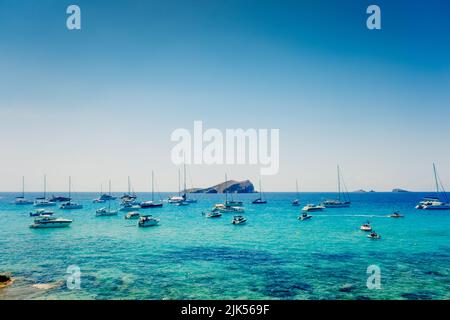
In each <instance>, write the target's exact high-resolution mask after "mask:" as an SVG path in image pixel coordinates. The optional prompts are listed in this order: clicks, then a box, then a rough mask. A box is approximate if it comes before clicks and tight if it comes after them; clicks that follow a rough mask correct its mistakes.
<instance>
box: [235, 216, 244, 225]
mask: <svg viewBox="0 0 450 320" xmlns="http://www.w3.org/2000/svg"><path fill="white" fill-rule="evenodd" d="M245 222H247V219H245V218H244V217H243V216H234V217H233V221H232V222H231V223H232V224H244V223H245Z"/></svg>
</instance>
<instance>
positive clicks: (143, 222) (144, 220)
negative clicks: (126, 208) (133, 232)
mask: <svg viewBox="0 0 450 320" xmlns="http://www.w3.org/2000/svg"><path fill="white" fill-rule="evenodd" d="M158 223H159V220H158V219H156V218H154V217H153V216H151V215H145V216H141V217H140V218H139V223H138V226H139V227H153V226H156V225H157V224H158Z"/></svg>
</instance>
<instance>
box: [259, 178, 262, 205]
mask: <svg viewBox="0 0 450 320" xmlns="http://www.w3.org/2000/svg"><path fill="white" fill-rule="evenodd" d="M259 200H262V188H261V179H259Z"/></svg>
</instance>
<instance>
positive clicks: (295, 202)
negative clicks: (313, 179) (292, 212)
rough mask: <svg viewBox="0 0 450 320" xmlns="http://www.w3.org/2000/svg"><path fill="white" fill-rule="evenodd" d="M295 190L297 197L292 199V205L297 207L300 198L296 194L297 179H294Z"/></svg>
mask: <svg viewBox="0 0 450 320" xmlns="http://www.w3.org/2000/svg"><path fill="white" fill-rule="evenodd" d="M295 190H296V195H297V198H295V199H294V200H292V205H293V206H294V207H298V206H299V205H300V200H299V196H298V181H297V180H295Z"/></svg>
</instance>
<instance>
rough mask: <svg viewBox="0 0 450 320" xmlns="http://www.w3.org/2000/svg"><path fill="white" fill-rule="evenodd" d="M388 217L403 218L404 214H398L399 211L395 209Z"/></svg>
mask: <svg viewBox="0 0 450 320" xmlns="http://www.w3.org/2000/svg"><path fill="white" fill-rule="evenodd" d="M389 217H391V218H403V217H404V215H402V214H400V212H399V211H395V212H394V213H393V214H391V215H390V216H389Z"/></svg>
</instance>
